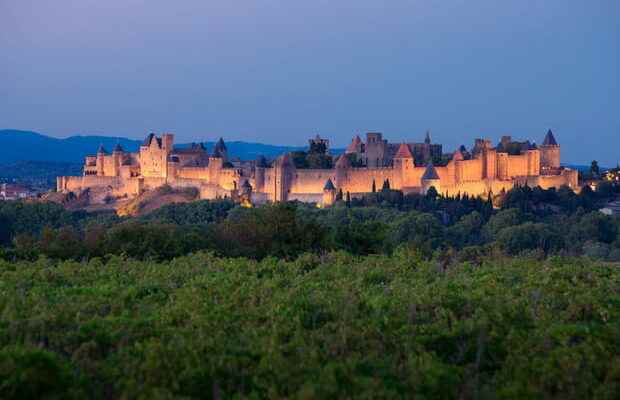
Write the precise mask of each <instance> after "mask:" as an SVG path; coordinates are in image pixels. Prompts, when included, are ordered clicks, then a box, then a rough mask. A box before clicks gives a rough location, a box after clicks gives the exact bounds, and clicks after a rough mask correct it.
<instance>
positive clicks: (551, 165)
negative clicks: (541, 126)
mask: <svg viewBox="0 0 620 400" xmlns="http://www.w3.org/2000/svg"><path fill="white" fill-rule="evenodd" d="M540 167H541V170H543V171H545V170H553V169H558V168H560V145H559V144H558V142H556V140H555V137H554V136H553V132H551V129H549V131H547V135H545V140H543V143H542V145H541V146H540Z"/></svg>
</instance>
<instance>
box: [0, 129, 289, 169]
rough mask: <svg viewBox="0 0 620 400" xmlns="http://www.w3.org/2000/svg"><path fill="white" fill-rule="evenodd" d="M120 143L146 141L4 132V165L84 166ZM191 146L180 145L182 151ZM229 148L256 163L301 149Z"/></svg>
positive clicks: (131, 146) (0, 146)
mask: <svg viewBox="0 0 620 400" xmlns="http://www.w3.org/2000/svg"><path fill="white" fill-rule="evenodd" d="M117 143H120V144H121V146H123V148H124V149H125V150H126V151H131V152H135V151H138V148H139V147H140V143H142V141H141V140H134V139H127V138H124V137H113V136H82V135H77V136H70V137H68V138H65V139H58V138H53V137H50V136H46V135H43V134H41V133H37V132H32V131H21V130H13V129H4V130H0V164H7V163H12V162H16V161H45V162H75V163H82V162H83V161H84V157H85V156H87V155H89V154H94V153H95V152H96V150H97V148H98V147H99V145H102V144H103V146H104V147H105V148H107V149H110V150H111V149H112V148H113V147H114V146H115V145H116V144H117ZM204 144H205V146H206V147H207V150H208V151H212V149H213V145H214V144H215V142H204ZM188 145H189V144H180V145H179V147H183V146H188ZM226 145H227V146H228V151H229V153H230V155H231V156H232V157H239V158H241V159H242V160H253V159H256V157H258V156H259V155H263V156H265V157H267V158H271V157H276V156H278V155H280V154H282V153H286V152H289V151H295V150H299V149H300V147H294V146H275V145H270V144H263V143H250V142H243V141H233V142H229V141H227V142H226Z"/></svg>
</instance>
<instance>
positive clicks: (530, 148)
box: [57, 131, 578, 206]
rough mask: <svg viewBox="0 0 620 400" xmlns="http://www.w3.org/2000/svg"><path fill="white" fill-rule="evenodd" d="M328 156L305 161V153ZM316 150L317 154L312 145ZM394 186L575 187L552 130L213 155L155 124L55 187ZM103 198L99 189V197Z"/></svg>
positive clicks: (260, 199) (216, 190) (217, 194)
mask: <svg viewBox="0 0 620 400" xmlns="http://www.w3.org/2000/svg"><path fill="white" fill-rule="evenodd" d="M297 153H301V154H302V156H303V155H306V156H308V157H310V156H311V155H312V156H318V157H319V159H321V160H322V161H323V162H322V163H321V164H320V165H319V166H318V167H317V166H316V165H311V166H310V167H308V166H307V164H303V163H302V164H300V163H299V162H298V159H299V154H297ZM313 153H318V154H313ZM386 184H387V185H389V187H390V188H391V189H396V190H401V191H403V192H404V193H422V194H424V193H426V192H427V191H428V190H429V189H430V188H431V187H434V188H435V190H436V191H437V192H439V193H441V194H444V195H448V196H450V195H456V194H458V193H460V194H465V193H467V194H469V195H473V196H487V195H488V194H489V193H494V194H497V193H500V192H501V191H502V190H509V189H511V188H512V187H514V186H516V185H529V186H531V187H535V186H540V187H542V188H545V189H546V188H551V187H555V188H559V187H561V186H564V185H565V186H568V187H570V188H572V189H573V190H577V189H578V182H577V171H576V170H572V169H568V168H563V167H561V166H560V146H559V144H558V143H557V142H556V140H555V138H554V136H553V133H552V132H551V131H549V132H547V134H546V136H545V138H544V140H543V142H542V144H541V145H536V144H534V143H531V142H530V141H525V142H518V141H514V140H513V139H512V138H511V137H510V136H504V137H502V139H501V141H500V142H499V143H498V144H497V146H493V145H492V143H491V141H489V140H484V139H476V140H475V142H474V145H473V147H472V148H470V149H467V148H465V146H461V147H460V148H459V149H458V150H456V151H455V152H454V153H448V154H445V153H443V149H442V145H440V144H433V143H431V139H430V135H429V134H428V133H427V135H426V138H425V140H424V142H422V143H400V144H394V143H388V141H387V140H385V139H383V136H382V134H381V133H367V134H366V140H365V141H362V139H361V138H360V137H359V136H356V137H355V138H353V140H352V141H351V143H350V144H349V146H348V147H347V148H346V150H345V152H344V154H342V155H340V156H331V155H330V153H329V142H328V141H327V140H325V139H321V138H320V137H318V136H317V137H316V138H315V139H311V140H310V152H308V153H303V152H296V153H288V154H284V155H282V156H280V157H278V158H276V159H275V160H270V161H268V160H266V159H265V158H264V157H259V159H257V160H253V161H238V160H237V161H234V160H231V159H229V155H228V151H227V148H226V145H225V143H224V141H223V140H222V139H220V140H219V141H218V142H217V143H216V145H215V147H214V149H213V151H212V152H211V154H209V153H208V152H207V150H206V148H205V147H204V146H203V145H202V144H192V145H190V146H185V147H175V146H174V135H172V134H168V133H166V134H163V135H161V137H157V136H156V135H155V134H153V133H151V134H150V135H148V136H147V138H146V139H145V140H144V142H143V143H142V145H141V146H140V149H139V151H138V152H137V153H131V152H126V151H124V150H123V149H122V148H121V146H120V145H117V146H116V147H115V148H114V149H113V151H112V153H111V154H110V153H108V152H106V150H105V149H104V148H103V147H100V148H99V150H98V151H97V154H96V155H92V156H87V157H86V160H85V163H84V173H83V175H82V176H61V177H58V180H57V190H58V191H59V192H64V193H69V192H73V193H76V194H79V193H82V192H84V191H93V192H94V193H99V194H100V195H99V196H98V199H99V200H95V201H103V198H104V197H103V196H105V198H107V199H111V198H131V197H134V196H137V195H139V194H141V193H143V192H144V191H148V190H153V189H156V188H158V187H161V186H164V185H170V186H171V187H173V188H187V187H195V188H197V189H198V191H199V193H200V198H202V199H216V198H233V199H243V200H244V201H247V202H251V203H254V204H260V203H264V202H270V201H271V202H278V201H288V200H298V201H302V202H312V203H317V204H318V205H319V206H329V205H331V204H332V203H334V201H335V200H336V198H337V196H338V195H342V194H345V195H347V196H350V197H356V196H361V195H363V194H365V193H369V192H372V191H373V190H375V189H376V190H380V189H381V188H382V187H383V186H385V185H386ZM93 198H97V197H93Z"/></svg>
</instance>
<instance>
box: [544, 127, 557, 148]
mask: <svg viewBox="0 0 620 400" xmlns="http://www.w3.org/2000/svg"><path fill="white" fill-rule="evenodd" d="M543 145H544V146H557V145H558V142H556V141H555V137H554V136H553V132H551V129H549V130H548V131H547V134H546V135H545V140H543Z"/></svg>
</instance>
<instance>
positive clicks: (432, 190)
mask: <svg viewBox="0 0 620 400" xmlns="http://www.w3.org/2000/svg"><path fill="white" fill-rule="evenodd" d="M437 196H439V193H437V189H435V186H431V187H430V188H428V191H427V192H426V197H427V198H428V199H431V200H434V199H436V198H437Z"/></svg>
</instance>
